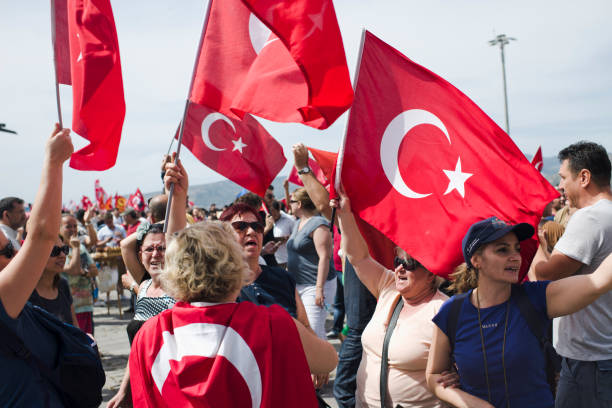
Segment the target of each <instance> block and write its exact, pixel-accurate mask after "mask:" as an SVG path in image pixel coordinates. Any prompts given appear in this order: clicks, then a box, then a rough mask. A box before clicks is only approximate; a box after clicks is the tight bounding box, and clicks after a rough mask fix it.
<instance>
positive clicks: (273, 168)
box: [183, 103, 287, 197]
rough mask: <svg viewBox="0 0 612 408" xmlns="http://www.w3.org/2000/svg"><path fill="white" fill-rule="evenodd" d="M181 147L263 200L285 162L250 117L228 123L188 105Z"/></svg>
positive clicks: (209, 111)
mask: <svg viewBox="0 0 612 408" xmlns="http://www.w3.org/2000/svg"><path fill="white" fill-rule="evenodd" d="M183 145H185V147H187V148H188V149H189V150H190V151H191V153H193V155H194V156H195V157H197V158H198V160H200V161H201V162H202V163H204V164H205V165H206V166H208V167H210V168H211V169H213V170H214V171H216V172H217V173H219V174H221V175H222V176H225V177H227V178H228V179H230V180H232V181H233V182H234V183H236V184H238V185H240V186H242V187H244V188H246V189H247V190H249V191H252V192H253V193H255V194H257V195H259V196H261V197H263V196H264V194H265V192H266V189H267V188H268V186H269V185H270V183H272V180H274V178H275V177H276V175H277V174H278V172H279V171H281V169H282V168H283V166H284V165H285V163H286V162H287V159H285V156H284V155H283V147H282V146H281V145H280V144H279V143H278V142H277V141H276V140H274V139H273V138H272V136H270V134H269V133H268V132H266V130H265V129H264V128H263V126H261V125H260V124H259V123H258V122H257V121H256V120H255V118H253V117H252V116H251V115H245V116H244V120H238V119H230V118H228V117H227V116H225V115H222V114H221V113H219V112H215V111H214V110H212V109H209V108H206V107H204V106H201V105H198V104H195V103H190V104H189V108H188V113H187V119H186V121H185V129H184V134H183Z"/></svg>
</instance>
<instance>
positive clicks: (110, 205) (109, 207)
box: [100, 197, 113, 210]
mask: <svg viewBox="0 0 612 408" xmlns="http://www.w3.org/2000/svg"><path fill="white" fill-rule="evenodd" d="M100 209H101V210H112V209H113V197H108V198H107V199H106V202H105V203H104V206H102V207H101V208H100Z"/></svg>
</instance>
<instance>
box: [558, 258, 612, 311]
mask: <svg viewBox="0 0 612 408" xmlns="http://www.w3.org/2000/svg"><path fill="white" fill-rule="evenodd" d="M610 290H612V254H610V255H608V257H607V258H606V259H604V261H603V262H602V263H601V265H599V267H598V268H597V269H596V270H595V271H594V272H593V273H591V274H588V275H576V276H570V277H569V278H564V279H560V280H557V281H554V282H550V283H549V284H548V287H547V288H546V307H547V309H548V317H550V318H553V317H559V316H564V315H568V314H571V313H574V312H577V311H578V310H580V309H582V308H583V307H585V306H588V305H589V304H591V303H592V302H594V301H595V299H597V298H598V297H599V296H601V295H603V294H604V293H607V292H609V291H610Z"/></svg>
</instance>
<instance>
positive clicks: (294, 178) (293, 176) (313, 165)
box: [287, 158, 329, 186]
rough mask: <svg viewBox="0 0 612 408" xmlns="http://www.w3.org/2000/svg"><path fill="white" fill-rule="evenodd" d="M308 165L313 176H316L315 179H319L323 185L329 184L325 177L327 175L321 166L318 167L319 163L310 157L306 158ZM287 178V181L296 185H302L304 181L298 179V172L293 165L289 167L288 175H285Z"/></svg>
mask: <svg viewBox="0 0 612 408" xmlns="http://www.w3.org/2000/svg"><path fill="white" fill-rule="evenodd" d="M308 167H310V170H312V173H313V174H314V176H315V177H316V178H317V180H319V183H321V184H323V185H324V186H326V185H328V184H329V180H328V179H327V177H325V174H324V173H323V170H322V169H321V167H319V164H318V163H317V162H316V161H314V160H313V159H311V158H308ZM287 180H289V182H291V183H293V184H297V185H298V186H303V185H304V183H302V180H300V175H299V174H298V172H297V169H296V168H295V166H292V167H291V171H290V172H289V177H287Z"/></svg>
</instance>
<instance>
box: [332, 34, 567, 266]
mask: <svg viewBox="0 0 612 408" xmlns="http://www.w3.org/2000/svg"><path fill="white" fill-rule="evenodd" d="M358 75H359V76H358V82H357V86H356V91H355V101H354V103H353V107H352V109H351V113H350V117H349V123H348V128H347V136H346V143H345V151H344V161H343V166H342V174H341V176H342V177H341V179H342V183H343V185H344V189H345V191H346V192H347V194H348V196H349V197H350V198H351V205H352V208H353V211H354V212H355V213H357V214H358V215H359V216H360V217H361V218H362V219H363V220H365V221H367V222H368V223H370V224H371V225H372V226H374V227H376V228H377V229H378V230H380V231H381V232H382V233H383V234H384V235H386V236H387V237H389V238H390V239H391V240H392V241H394V242H395V243H396V244H397V245H398V246H400V247H401V248H403V249H404V250H406V251H407V252H408V253H409V254H411V255H412V256H414V257H415V258H416V259H418V260H419V261H420V262H421V263H422V264H423V265H425V266H426V267H427V269H429V270H430V271H432V272H434V273H435V274H438V275H441V276H444V277H447V276H448V274H449V273H451V272H452V271H453V269H454V268H455V267H456V266H457V265H458V264H460V263H461V262H463V257H462V254H461V240H462V238H463V236H464V235H465V233H466V232H467V230H468V228H469V226H470V225H471V224H473V223H474V222H476V221H479V220H482V219H485V218H487V217H490V216H497V217H499V218H501V219H503V220H506V221H509V222H511V223H518V222H527V223H529V224H531V225H533V226H534V228H536V230H537V225H538V222H539V220H540V217H541V214H542V210H543V209H544V207H545V206H546V204H547V203H548V202H550V201H551V200H552V199H553V198H555V197H557V196H558V193H557V191H555V189H554V188H552V187H551V185H550V183H548V181H546V180H545V179H544V178H543V177H542V176H541V175H540V173H539V172H538V171H537V170H536V169H535V168H534V167H533V166H532V165H531V163H529V161H528V160H527V159H526V158H525V156H524V155H523V153H522V152H521V151H520V150H519V149H518V147H517V146H516V145H515V144H514V143H513V142H512V140H511V139H510V137H509V136H508V135H507V134H506V133H505V132H504V131H503V130H502V129H501V128H500V127H499V126H497V125H496V124H495V123H494V122H493V121H492V120H491V119H490V118H489V117H488V116H487V115H486V114H485V113H484V112H483V111H482V110H481V109H480V108H478V106H476V104H474V102H472V101H471V100H470V99H469V98H468V97H467V96H465V95H464V94H463V93H461V91H459V90H458V89H456V88H455V87H453V86H452V85H451V84H450V83H448V82H447V81H445V80H444V79H442V78H440V77H439V76H437V75H436V74H434V73H433V72H431V71H429V70H427V69H425V68H423V67H421V66H419V65H417V64H415V63H414V62H412V61H410V60H409V59H408V58H406V57H405V56H404V55H402V54H401V53H400V52H398V51H397V50H395V49H394V48H392V47H390V46H389V45H387V44H385V43H384V42H383V41H381V40H380V39H378V38H376V37H375V36H374V35H372V34H371V33H369V32H366V33H365V43H364V46H363V50H362V58H361V62H360V68H359V74H358ZM524 248H529V249H530V251H528V252H532V251H533V252H534V249H535V248H533V247H532V246H530V245H524ZM526 252H527V251H525V253H523V255H524V256H525V257H526V258H527V259H528V260H529V261H530V256H533V253H531V254H528V253H526ZM524 259H525V258H524ZM528 264H529V262H523V270H524V271H525V272H526V268H527V267H528V266H529V265H528Z"/></svg>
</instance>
